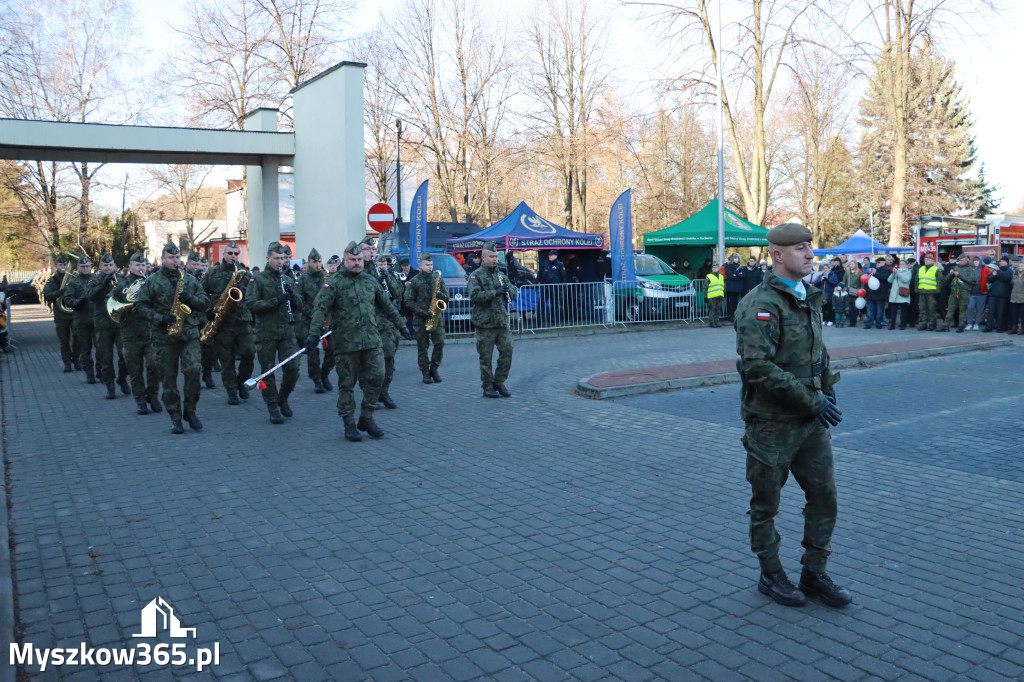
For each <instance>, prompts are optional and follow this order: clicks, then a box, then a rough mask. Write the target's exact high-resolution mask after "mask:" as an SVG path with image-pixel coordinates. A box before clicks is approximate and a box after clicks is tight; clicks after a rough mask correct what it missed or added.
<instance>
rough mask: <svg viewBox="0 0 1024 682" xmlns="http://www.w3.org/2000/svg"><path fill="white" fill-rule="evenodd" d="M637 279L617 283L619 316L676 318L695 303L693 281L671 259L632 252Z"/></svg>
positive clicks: (681, 317) (625, 318)
mask: <svg viewBox="0 0 1024 682" xmlns="http://www.w3.org/2000/svg"><path fill="white" fill-rule="evenodd" d="M633 267H634V269H635V270H636V283H635V285H634V284H633V283H628V284H626V285H620V286H617V287H616V288H615V290H614V294H615V296H616V299H615V310H616V317H617V319H619V320H624V321H627V322H639V321H644V320H677V319H684V318H686V317H687V316H688V315H689V311H690V307H691V306H692V305H693V303H694V290H693V285H691V284H690V279H689V278H688V277H686V276H685V275H680V274H679V273H677V272H676V271H675V270H673V269H672V268H670V267H669V266H668V263H666V262H665V261H663V260H661V259H660V258H658V257H657V256H652V255H651V254H649V253H638V254H635V255H634V256H633Z"/></svg>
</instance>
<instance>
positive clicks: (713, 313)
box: [708, 296, 725, 327]
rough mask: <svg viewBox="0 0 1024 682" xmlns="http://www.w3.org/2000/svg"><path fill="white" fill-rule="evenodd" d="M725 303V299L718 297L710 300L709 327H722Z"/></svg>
mask: <svg viewBox="0 0 1024 682" xmlns="http://www.w3.org/2000/svg"><path fill="white" fill-rule="evenodd" d="M724 302H725V297H723V296H716V297H714V298H709V299H708V326H709V327H721V326H722V304H723V303H724Z"/></svg>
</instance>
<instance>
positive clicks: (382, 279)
mask: <svg viewBox="0 0 1024 682" xmlns="http://www.w3.org/2000/svg"><path fill="white" fill-rule="evenodd" d="M385 280H387V277H385V276H384V275H380V276H379V277H377V281H378V282H379V283H380V284H384V282H385Z"/></svg>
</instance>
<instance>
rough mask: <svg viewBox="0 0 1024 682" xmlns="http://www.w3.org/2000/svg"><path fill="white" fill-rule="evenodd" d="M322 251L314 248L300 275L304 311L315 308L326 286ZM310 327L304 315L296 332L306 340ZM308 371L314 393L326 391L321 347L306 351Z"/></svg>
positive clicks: (300, 292) (300, 290)
mask: <svg viewBox="0 0 1024 682" xmlns="http://www.w3.org/2000/svg"><path fill="white" fill-rule="evenodd" d="M322 260H323V259H322V258H321V257H320V252H319V251H317V250H316V249H312V250H311V251H310V252H309V257H308V258H306V264H307V265H306V271H305V272H304V273H302V274H301V275H299V294H300V295H301V296H302V309H303V312H304V313H308V312H309V311H311V310H313V301H315V300H316V296H317V294H319V293H320V290H321V289H323V288H324V282H325V281H326V280H327V277H326V273H325V272H324V270H323V264H322ZM308 328H309V317H308V315H307V316H304V317H303V320H302V322H300V323H299V324H297V325H296V333H297V334H298V335H301V336H302V341H305V340H306V330H307V329H308ZM306 373H307V374H308V376H309V378H310V379H312V380H313V392H314V393H326V392H327V389H326V388H325V387H324V384H323V375H322V373H323V367H321V366H320V348H319V347H317V348H313V349H310V350H307V351H306Z"/></svg>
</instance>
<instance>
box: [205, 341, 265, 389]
mask: <svg viewBox="0 0 1024 682" xmlns="http://www.w3.org/2000/svg"><path fill="white" fill-rule="evenodd" d="M209 345H210V347H211V348H212V350H213V353H214V357H216V358H217V359H219V360H220V380H221V382H223V384H224V390H225V391H227V392H228V396H229V397H230V396H233V395H238V385H239V384H241V383H245V381H246V379H249V378H250V377H251V376H252V370H253V368H254V367H255V365H256V343H255V341H253V335H252V328H251V327H250V326H249V325H242V326H231V327H229V326H227V325H225V326H222V327H221V328H220V329H218V330H217V335H216V336H215V337H213V340H212V341H210V343H209ZM236 354H237V355H239V356H241V359H240V360H239V361H238V368H237V369H236V368H235V355H236ZM271 366H273V363H271Z"/></svg>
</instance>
